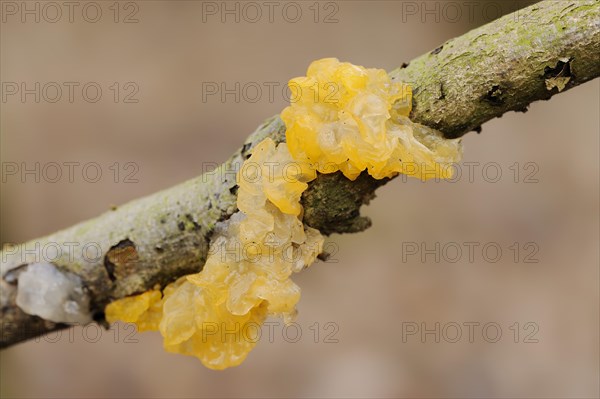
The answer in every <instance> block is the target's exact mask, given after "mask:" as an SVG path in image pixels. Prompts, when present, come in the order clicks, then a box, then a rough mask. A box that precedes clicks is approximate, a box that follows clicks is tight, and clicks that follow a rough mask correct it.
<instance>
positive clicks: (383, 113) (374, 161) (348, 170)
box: [106, 58, 461, 369]
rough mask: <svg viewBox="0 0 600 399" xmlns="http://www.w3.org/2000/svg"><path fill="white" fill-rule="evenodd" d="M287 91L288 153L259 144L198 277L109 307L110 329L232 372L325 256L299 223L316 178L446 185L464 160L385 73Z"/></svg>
mask: <svg viewBox="0 0 600 399" xmlns="http://www.w3.org/2000/svg"><path fill="white" fill-rule="evenodd" d="M290 88H291V89H292V91H293V92H294V95H293V100H292V102H291V105H290V106H289V107H287V108H286V109H284V110H283V112H282V114H281V117H282V119H283V121H284V122H285V124H286V129H287V130H286V141H287V143H280V144H275V142H274V141H273V140H271V139H269V138H266V139H264V140H263V141H261V142H260V143H258V144H257V145H256V146H255V147H254V148H253V150H252V153H251V156H250V158H248V159H247V160H246V161H244V163H243V165H242V167H241V169H240V171H239V173H238V176H237V184H238V186H239V189H238V193H237V196H238V197H237V206H238V209H239V210H238V212H236V213H234V214H233V215H232V216H231V218H229V219H228V220H226V221H224V222H221V223H219V224H218V225H217V227H216V229H215V233H214V235H213V238H212V242H211V251H210V254H209V256H208V259H207V261H206V264H205V265H204V268H203V270H202V271H201V272H200V273H197V274H192V275H189V276H185V277H182V278H180V279H179V280H177V281H176V282H174V283H172V284H170V285H168V286H167V287H165V289H164V290H163V291H162V293H161V292H160V291H158V290H152V291H148V292H145V293H143V294H141V295H137V296H133V297H128V298H124V299H120V300H117V301H115V302H113V303H111V304H109V305H108V306H107V307H106V318H107V320H108V321H109V322H113V321H116V320H123V321H127V322H133V323H136V324H137V325H138V328H139V329H140V330H159V331H160V333H161V334H162V336H163V338H164V346H165V349H166V350H168V351H170V352H175V353H182V354H186V355H192V356H196V357H197V358H199V359H200V360H201V361H202V363H203V364H204V365H206V366H207V367H210V368H213V369H223V368H226V367H230V366H235V365H238V364H240V363H241V362H242V361H243V360H244V359H245V357H246V356H247V355H248V353H249V352H250V350H251V349H252V348H253V347H254V345H256V339H255V338H256V334H251V333H250V331H252V329H253V328H259V327H260V325H261V323H262V322H263V321H264V320H265V318H266V317H267V316H269V315H277V316H283V317H284V320H285V321H286V322H287V321H290V320H293V317H294V316H295V314H296V304H297V303H298V301H299V299H300V289H299V287H298V286H297V285H296V284H295V283H294V282H293V281H292V280H291V279H290V276H291V274H292V273H293V272H298V271H300V270H302V269H304V268H306V267H308V266H310V265H311V264H312V263H313V262H314V261H315V259H316V257H317V255H319V254H320V253H321V252H322V250H323V241H324V239H323V236H322V235H321V234H320V232H319V231H318V230H315V229H313V228H310V227H308V226H305V225H304V224H303V223H302V206H301V205H300V197H301V195H302V192H304V191H305V190H306V189H307V187H308V184H307V183H308V182H310V181H311V180H313V179H315V178H316V177H317V172H319V173H332V172H335V171H338V170H339V171H342V173H343V174H344V175H345V176H346V177H348V178H349V179H351V180H354V179H356V177H357V176H358V175H359V174H360V173H361V172H362V171H364V170H367V171H368V173H369V174H371V175H372V176H373V177H375V178H377V179H380V178H384V177H390V176H393V175H395V174H398V173H405V174H407V175H411V176H415V177H418V178H421V179H428V178H432V177H442V178H443V177H449V176H450V175H451V170H452V169H451V168H449V167H448V165H450V164H451V163H452V162H456V161H458V160H459V159H460V155H461V145H460V141H459V140H445V139H444V138H443V136H442V134H441V133H440V132H438V131H435V130H433V129H430V128H427V127H425V126H422V125H419V124H417V123H414V122H412V121H411V120H410V119H409V118H408V116H409V114H410V110H411V89H410V87H409V86H408V85H406V84H404V83H401V82H393V81H392V80H391V79H390V78H389V76H388V75H387V74H386V73H385V71H383V70H380V69H366V68H363V67H360V66H356V65H352V64H349V63H341V62H339V61H338V60H337V59H334V58H327V59H322V60H318V61H315V62H313V63H312V64H311V65H310V67H309V68H308V72H307V76H306V77H300V78H295V79H292V80H291V81H290ZM254 331H255V330H254Z"/></svg>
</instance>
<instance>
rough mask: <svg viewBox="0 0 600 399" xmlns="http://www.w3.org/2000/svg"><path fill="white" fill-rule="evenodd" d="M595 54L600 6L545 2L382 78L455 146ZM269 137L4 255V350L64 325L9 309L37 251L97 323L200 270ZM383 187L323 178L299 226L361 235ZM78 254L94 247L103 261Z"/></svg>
mask: <svg viewBox="0 0 600 399" xmlns="http://www.w3.org/2000/svg"><path fill="white" fill-rule="evenodd" d="M598 54H600V2H598V0H586V1H580V0H573V1H544V2H541V3H538V4H535V5H533V6H530V7H528V8H525V9H522V10H519V11H518V12H516V13H513V14H509V15H507V16H504V17H502V18H500V19H498V20H496V21H494V22H492V23H489V24H487V25H484V26H482V27H480V28H478V29H475V30H473V31H471V32H468V33H466V34H465V35H463V36H461V37H458V38H455V39H452V40H449V41H447V42H446V43H444V44H443V45H441V46H440V47H438V48H436V49H435V50H433V51H431V52H429V53H427V54H424V55H422V56H421V57H419V58H417V59H415V60H413V61H411V62H410V63H409V64H406V65H403V66H402V67H401V68H398V69H396V70H394V71H392V72H390V75H391V76H392V77H393V78H394V79H399V80H402V81H405V82H408V83H410V84H411V86H412V87H413V94H414V98H413V111H412V115H411V119H412V120H414V121H416V122H419V123H422V124H425V125H428V126H431V127H433V128H436V129H438V130H441V131H443V132H444V134H445V135H446V136H447V137H448V138H454V137H460V136H462V135H463V134H465V133H466V132H468V131H471V130H474V129H475V130H477V129H479V127H480V126H481V124H483V123H484V122H486V121H488V120H490V119H493V118H495V117H499V116H501V115H503V114H504V113H506V112H508V111H522V112H525V111H526V109H527V106H528V105H529V104H530V103H531V102H533V101H536V100H547V99H549V98H550V97H552V96H553V95H554V94H556V93H558V92H559V91H564V90H568V89H570V88H572V87H575V86H577V85H580V84H582V83H584V82H587V81H589V80H591V79H594V78H596V77H598V76H600V62H598ZM265 137H271V138H273V139H274V140H275V141H276V142H281V141H283V140H285V126H284V125H283V123H282V122H281V120H280V119H279V117H277V116H276V117H273V118H271V119H269V120H267V121H266V122H265V123H264V124H263V125H262V126H260V127H259V128H258V129H257V130H256V131H255V132H254V133H252V134H251V135H250V136H249V138H248V139H247V141H246V143H244V145H243V147H242V148H241V149H240V150H238V151H236V153H235V154H234V155H233V156H232V157H231V158H230V159H229V160H228V161H227V162H225V163H224V164H223V165H221V166H220V167H218V168H217V169H215V171H213V172H209V173H206V174H204V175H202V176H199V177H197V178H194V179H192V180H189V181H187V182H184V183H182V184H180V185H178V186H175V187H172V188H170V189H167V190H164V191H161V192H158V193H156V194H153V195H151V196H148V197H145V198H141V199H138V200H135V201H132V202H130V203H128V204H125V205H123V206H121V207H119V208H117V209H114V210H111V211H109V212H107V213H105V214H103V215H101V216H99V217H97V218H95V219H92V220H89V221H86V222H82V223H80V224H77V225H75V226H73V227H71V228H68V229H65V230H62V231H59V232H57V233H55V234H51V235H49V236H47V237H44V238H40V239H36V240H32V241H30V242H28V243H26V244H21V245H18V246H7V247H5V248H4V249H3V251H2V253H1V256H2V259H1V262H0V275H1V277H2V278H1V279H0V289H1V291H0V328H1V334H0V335H1V337H0V347H7V346H10V345H12V344H15V343H17V342H20V341H23V340H26V339H29V338H32V337H35V336H38V335H41V334H44V333H47V332H50V331H53V330H56V329H60V328H64V327H66V326H65V325H64V324H57V323H53V322H50V321H47V320H43V319H41V318H39V317H37V316H31V315H28V314H26V313H24V312H23V311H22V310H21V309H20V308H19V307H18V306H17V305H16V303H15V298H16V293H17V289H18V286H17V277H18V275H19V273H20V272H22V271H23V270H25V268H27V265H29V264H31V263H35V262H39V261H40V260H43V259H40V257H41V253H42V251H41V249H43V248H46V247H48V246H53V247H55V248H56V247H59V248H60V251H59V256H58V258H57V259H53V260H52V263H53V264H54V265H56V266H57V267H58V268H59V269H60V270H61V271H63V272H71V273H74V274H76V275H78V276H79V277H80V278H81V279H82V281H83V283H84V285H85V287H86V289H87V291H88V293H89V295H90V298H91V303H90V308H91V310H92V313H93V315H94V318H95V319H96V320H97V321H98V322H101V323H103V322H104V315H103V309H104V307H105V305H106V304H108V303H109V302H110V301H112V300H114V299H117V298H121V297H124V296H127V295H132V294H136V293H141V292H143V291H146V290H148V289H151V288H153V287H154V286H156V285H160V286H165V285H166V284H168V283H169V282H171V281H173V280H175V279H177V278H178V277H180V276H183V275H186V274H190V273H195V272H198V271H199V270H201V269H202V266H203V265H204V262H205V260H206V257H207V253H208V249H209V243H210V239H211V234H212V231H213V229H214V227H215V224H216V223H217V222H218V221H221V220H225V219H227V218H229V216H231V215H232V214H233V213H234V212H235V211H236V189H237V187H236V184H235V171H236V169H237V168H238V167H239V165H240V164H241V163H242V162H243V160H244V159H245V158H247V157H248V153H249V151H250V149H251V148H252V147H253V146H254V145H255V144H257V143H259V142H260V141H261V140H262V139H263V138H265ZM385 183H386V180H375V179H373V178H371V177H370V176H368V175H366V174H363V175H361V176H360V177H359V178H358V179H357V180H356V181H354V182H350V181H349V180H347V179H345V178H344V177H343V176H342V175H341V174H339V173H336V174H331V175H320V176H319V177H318V178H317V179H316V180H315V181H313V182H312V183H311V184H310V187H309V189H308V190H307V191H306V192H305V193H304V195H303V198H302V202H303V206H304V208H305V213H304V222H305V223H306V224H308V225H310V226H312V227H315V228H318V229H319V230H320V231H321V232H322V233H324V234H332V233H349V232H358V231H362V230H364V229H366V228H368V227H369V226H370V221H369V220H368V219H367V218H364V217H361V216H360V213H359V209H360V207H361V205H363V204H365V203H367V202H368V201H369V200H370V199H371V198H373V197H374V191H375V189H376V188H377V187H379V186H381V185H382V184H385ZM73 243H75V245H74V244H73ZM86 245H87V247H86ZM84 248H87V249H88V250H90V249H92V250H94V249H98V248H99V249H100V254H99V255H98V254H93V253H90V251H87V252H86V251H85V250H83V249H84Z"/></svg>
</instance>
